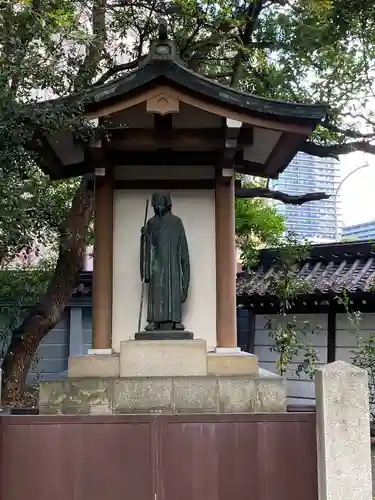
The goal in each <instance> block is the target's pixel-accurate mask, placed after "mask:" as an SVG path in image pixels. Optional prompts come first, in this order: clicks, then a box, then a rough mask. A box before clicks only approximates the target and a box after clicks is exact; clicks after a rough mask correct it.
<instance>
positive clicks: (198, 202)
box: [112, 189, 216, 350]
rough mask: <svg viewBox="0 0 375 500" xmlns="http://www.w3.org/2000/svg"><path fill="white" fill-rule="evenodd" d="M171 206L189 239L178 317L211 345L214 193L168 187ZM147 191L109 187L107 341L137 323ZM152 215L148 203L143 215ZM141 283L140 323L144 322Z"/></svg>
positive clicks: (125, 335)
mask: <svg viewBox="0 0 375 500" xmlns="http://www.w3.org/2000/svg"><path fill="white" fill-rule="evenodd" d="M170 194H171V198H172V205H173V206H172V212H173V213H174V214H175V215H178V216H179V217H181V219H182V221H183V223H184V226H185V231H186V236H187V240H188V245H189V253H190V267H191V282H190V289H189V296H188V300H187V302H186V303H185V304H184V309H183V323H184V325H185V327H186V329H187V330H190V331H192V332H193V333H194V337H195V338H199V339H205V340H206V341H207V345H208V348H209V349H212V348H213V347H215V346H216V263H215V260H216V259H215V194H214V191H213V190H176V191H171V192H170ZM151 195H152V191H141V190H125V189H117V190H115V193H114V249H113V252H114V255H113V258H114V261H113V264H114V274H113V311H112V318H113V324H112V347H113V349H115V350H119V348H120V342H121V341H122V340H127V339H131V338H134V333H135V332H136V331H137V328H138V316H139V305H140V297H141V281H140V274H139V247H140V229H141V226H142V225H143V221H144V212H145V205H146V200H147V199H148V198H149V199H151ZM152 215H153V210H152V207H151V205H149V214H148V217H151V216H152ZM146 305H147V285H146V291H145V301H144V308H143V315H142V317H143V321H142V327H144V326H145V324H146Z"/></svg>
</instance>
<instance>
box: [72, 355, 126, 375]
mask: <svg viewBox="0 0 375 500" xmlns="http://www.w3.org/2000/svg"><path fill="white" fill-rule="evenodd" d="M119 376H120V355H119V354H91V355H90V354H89V355H87V356H75V357H72V358H69V361H68V377H69V378H85V377H100V378H108V377H110V378H116V377H119Z"/></svg>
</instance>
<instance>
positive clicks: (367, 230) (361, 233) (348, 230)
mask: <svg viewBox="0 0 375 500" xmlns="http://www.w3.org/2000/svg"><path fill="white" fill-rule="evenodd" d="M341 234H342V237H343V238H348V239H349V238H352V239H353V240H373V239H375V220H369V221H368V222H362V223H361V224H353V225H352V226H346V227H343V228H342V233H341Z"/></svg>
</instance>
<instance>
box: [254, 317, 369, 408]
mask: <svg viewBox="0 0 375 500" xmlns="http://www.w3.org/2000/svg"><path fill="white" fill-rule="evenodd" d="M268 318H269V319H271V320H272V321H273V324H274V325H276V324H277V323H278V322H279V321H280V320H281V319H282V318H280V316H278V315H268V316H262V315H257V316H256V320H255V349H254V350H255V354H257V356H258V357H259V363H260V366H261V367H262V368H265V369H266V370H269V371H271V372H274V373H276V371H277V370H276V361H277V354H276V353H275V352H274V351H272V350H271V349H272V345H273V341H272V339H271V338H270V337H269V330H267V329H266V326H265V325H266V321H267V319H268ZM296 319H297V322H298V323H301V324H302V322H303V321H306V320H307V321H309V324H310V325H311V327H312V328H313V329H314V328H315V326H316V325H319V326H320V330H319V333H315V334H308V335H307V336H306V337H305V341H310V342H311V343H312V344H313V345H314V346H315V348H316V350H317V353H318V358H319V359H318V363H317V364H318V366H319V365H321V366H322V365H324V364H326V362H327V315H326V314H297V315H296ZM284 320H285V321H286V320H287V317H286V318H285V319H284ZM374 332H375V313H362V314H361V320H360V323H359V331H356V329H355V328H353V325H352V324H351V323H350V321H349V319H348V317H347V315H346V314H344V313H341V314H337V315H336V360H337V361H338V360H341V361H346V362H348V363H353V357H354V355H355V352H356V349H357V346H358V337H361V338H363V339H367V338H368V337H369V336H370V335H371V334H372V333H374ZM300 361H302V358H301V357H298V358H296V359H294V360H293V362H292V363H291V364H290V365H289V369H288V371H287V373H286V378H287V395H288V403H289V404H298V405H300V404H302V405H312V404H315V387H314V382H313V381H311V380H309V378H308V376H307V375H305V374H303V373H301V375H300V377H298V376H297V375H296V368H297V366H298V363H299V362H300Z"/></svg>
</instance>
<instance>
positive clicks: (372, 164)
mask: <svg viewBox="0 0 375 500" xmlns="http://www.w3.org/2000/svg"><path fill="white" fill-rule="evenodd" d="M366 162H368V164H369V166H368V167H366V168H362V169H360V170H358V171H356V172H353V171H354V170H355V169H356V168H357V167H359V166H361V165H364V164H365V163H366ZM340 164H341V179H344V178H345V176H347V175H348V174H349V173H350V172H353V174H352V175H351V176H350V177H349V178H348V179H346V180H344V181H343V183H342V185H341V188H340V189H339V201H340V205H341V213H342V222H343V225H344V226H348V225H351V224H359V223H360V222H367V221H369V220H374V219H375V156H372V155H369V154H366V155H365V154H363V153H351V154H349V155H343V156H341V158H340Z"/></svg>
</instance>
